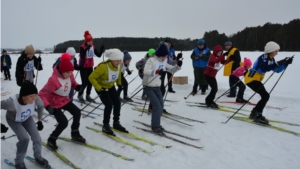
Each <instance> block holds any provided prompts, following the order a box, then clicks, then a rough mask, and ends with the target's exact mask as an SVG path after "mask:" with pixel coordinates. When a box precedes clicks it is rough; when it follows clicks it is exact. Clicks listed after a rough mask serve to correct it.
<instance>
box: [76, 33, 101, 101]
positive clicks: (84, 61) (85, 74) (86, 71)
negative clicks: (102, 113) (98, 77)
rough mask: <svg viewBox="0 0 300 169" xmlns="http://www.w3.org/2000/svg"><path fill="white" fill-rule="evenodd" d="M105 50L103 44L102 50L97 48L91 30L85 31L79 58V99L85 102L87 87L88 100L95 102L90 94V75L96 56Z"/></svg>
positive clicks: (99, 55)
mask: <svg viewBox="0 0 300 169" xmlns="http://www.w3.org/2000/svg"><path fill="white" fill-rule="evenodd" d="M103 52H104V46H103V45H102V46H101V49H100V52H98V51H97V50H96V47H95V46H94V45H93V37H92V35H91V34H90V32H89V31H85V32H84V43H83V44H82V45H81V46H80V58H79V67H80V76H81V82H82V90H81V91H80V92H78V100H79V101H80V102H85V101H84V99H83V92H84V89H85V88H86V87H87V89H86V98H85V99H86V101H88V102H95V101H94V100H93V99H92V98H91V96H90V94H91V90H92V84H91V83H90V81H89V79H88V78H89V75H90V74H91V73H92V72H93V67H94V56H95V55H96V56H97V57H99V58H100V57H101V56H102V53H103Z"/></svg>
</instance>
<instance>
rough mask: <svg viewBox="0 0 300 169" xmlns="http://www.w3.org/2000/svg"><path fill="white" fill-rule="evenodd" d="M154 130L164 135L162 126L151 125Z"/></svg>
mask: <svg viewBox="0 0 300 169" xmlns="http://www.w3.org/2000/svg"><path fill="white" fill-rule="evenodd" d="M151 129H152V131H153V132H154V133H155V134H157V135H160V136H162V135H164V130H163V129H162V127H161V126H160V127H151Z"/></svg>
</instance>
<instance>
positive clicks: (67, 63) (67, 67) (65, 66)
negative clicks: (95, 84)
mask: <svg viewBox="0 0 300 169" xmlns="http://www.w3.org/2000/svg"><path fill="white" fill-rule="evenodd" d="M71 60H72V58H71V56H70V55H69V54H67V53H64V54H62V55H61V57H60V63H59V65H58V67H59V71H60V72H61V73H64V72H69V71H74V66H73V64H72V62H71Z"/></svg>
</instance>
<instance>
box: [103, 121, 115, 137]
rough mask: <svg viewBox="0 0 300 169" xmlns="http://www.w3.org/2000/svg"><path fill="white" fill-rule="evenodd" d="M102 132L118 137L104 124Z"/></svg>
mask: <svg viewBox="0 0 300 169" xmlns="http://www.w3.org/2000/svg"><path fill="white" fill-rule="evenodd" d="M102 132H104V133H106V134H109V135H112V136H116V135H115V133H114V132H113V131H112V130H111V128H110V126H109V124H104V125H103V127H102Z"/></svg>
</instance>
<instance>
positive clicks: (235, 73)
mask: <svg viewBox="0 0 300 169" xmlns="http://www.w3.org/2000/svg"><path fill="white" fill-rule="evenodd" d="M244 73H245V67H244V66H240V67H238V68H237V69H235V70H234V71H233V72H232V75H233V76H236V77H240V76H244Z"/></svg>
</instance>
